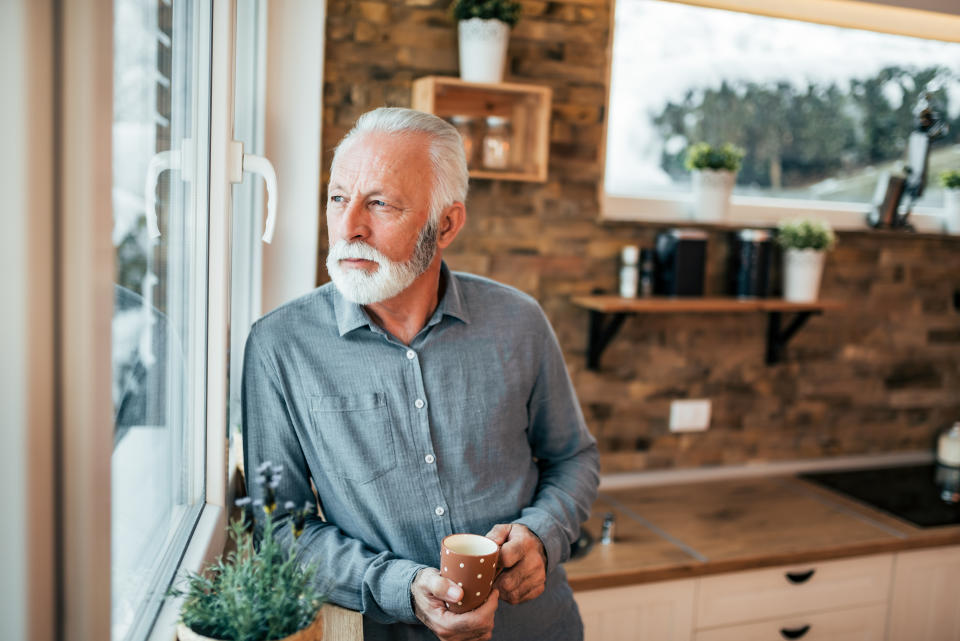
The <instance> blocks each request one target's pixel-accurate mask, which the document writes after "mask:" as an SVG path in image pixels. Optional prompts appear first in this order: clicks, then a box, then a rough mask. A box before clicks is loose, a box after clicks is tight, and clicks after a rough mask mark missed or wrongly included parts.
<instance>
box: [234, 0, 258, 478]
mask: <svg viewBox="0 0 960 641" xmlns="http://www.w3.org/2000/svg"><path fill="white" fill-rule="evenodd" d="M264 9H265V6H264V5H263V3H261V2H260V1H259V0H242V1H241V2H238V3H237V37H236V43H237V44H236V50H237V54H236V80H235V84H234V95H235V98H234V121H233V136H234V139H235V140H239V141H240V142H242V143H243V151H244V153H252V154H258V155H263V153H264V150H263V128H264V96H265V88H264V86H263V80H264V74H263V67H264V64H265V61H264V59H263V54H264V52H265V50H266V48H265V42H264V40H265V33H264V32H265V29H264V27H265V21H264V19H263V13H264ZM263 185H264V183H263V179H262V178H261V177H260V176H258V175H257V174H252V173H249V172H244V174H243V182H241V183H240V184H239V185H234V187H233V218H232V221H233V231H232V237H233V239H232V243H231V260H230V265H231V274H230V280H231V284H230V292H231V296H230V404H229V409H228V412H227V424H228V426H229V438H230V449H229V453H230V456H229V460H228V465H229V469H230V470H233V469H234V468H235V467H236V466H237V464H238V463H239V462H240V458H241V456H242V443H241V442H240V435H241V413H240V382H241V379H242V376H243V348H244V345H245V343H246V340H247V335H248V334H249V333H250V326H251V325H252V324H253V321H255V320H256V319H257V318H259V316H260V309H261V307H262V304H261V297H260V287H261V282H262V281H261V277H260V274H261V264H262V260H261V259H262V254H263V252H262V249H261V247H262V241H261V240H260V237H261V235H262V234H263V224H264V218H263V205H264V186H263Z"/></svg>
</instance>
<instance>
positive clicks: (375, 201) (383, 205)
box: [370, 200, 387, 207]
mask: <svg viewBox="0 0 960 641" xmlns="http://www.w3.org/2000/svg"><path fill="white" fill-rule="evenodd" d="M370 204H371V205H376V206H377V207H386V206H387V203H385V202H383V201H382V200H371V201H370Z"/></svg>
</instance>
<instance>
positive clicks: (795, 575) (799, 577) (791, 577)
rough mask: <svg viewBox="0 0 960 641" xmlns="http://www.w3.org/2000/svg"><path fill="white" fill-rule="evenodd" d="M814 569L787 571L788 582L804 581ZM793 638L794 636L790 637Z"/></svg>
mask: <svg viewBox="0 0 960 641" xmlns="http://www.w3.org/2000/svg"><path fill="white" fill-rule="evenodd" d="M814 572H816V570H807V571H806V572H787V581H789V582H790V583H796V584H799V583H806V582H807V580H808V579H809V578H810V577H812V576H813V573H814ZM792 638H795V637H792Z"/></svg>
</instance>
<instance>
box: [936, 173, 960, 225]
mask: <svg viewBox="0 0 960 641" xmlns="http://www.w3.org/2000/svg"><path fill="white" fill-rule="evenodd" d="M940 184H941V185H943V186H944V189H945V191H944V193H943V207H944V212H943V229H944V231H946V232H947V233H948V234H960V169H949V170H947V171H944V172H942V173H941V174H940Z"/></svg>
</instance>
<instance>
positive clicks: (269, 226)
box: [229, 140, 277, 244]
mask: <svg viewBox="0 0 960 641" xmlns="http://www.w3.org/2000/svg"><path fill="white" fill-rule="evenodd" d="M229 157H230V171H229V174H230V182H232V183H239V182H242V181H243V172H245V171H246V172H249V173H251V174H257V175H259V176H263V181H264V183H266V186H267V221H266V223H265V224H264V229H263V237H262V238H263V242H265V243H267V244H270V243H271V242H272V241H273V230H274V228H275V227H276V225H277V172H276V170H275V169H274V168H273V163H271V162H270V161H269V160H267V159H266V158H264V157H263V156H258V155H256V154H245V153H243V143H242V142H239V141H236V140H234V141H231V142H230V154H229Z"/></svg>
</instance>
